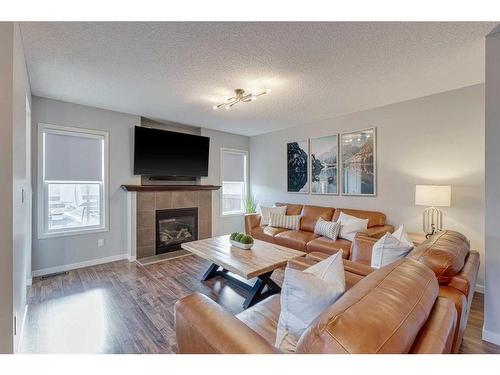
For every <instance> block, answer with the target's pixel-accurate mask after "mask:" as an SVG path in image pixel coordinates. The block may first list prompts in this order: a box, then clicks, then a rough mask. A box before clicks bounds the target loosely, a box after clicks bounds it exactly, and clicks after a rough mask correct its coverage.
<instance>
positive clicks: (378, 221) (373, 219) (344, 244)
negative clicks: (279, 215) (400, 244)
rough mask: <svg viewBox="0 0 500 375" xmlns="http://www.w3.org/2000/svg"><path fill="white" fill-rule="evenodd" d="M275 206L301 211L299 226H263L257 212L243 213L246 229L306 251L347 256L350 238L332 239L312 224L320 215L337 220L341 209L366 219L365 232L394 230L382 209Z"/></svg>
mask: <svg viewBox="0 0 500 375" xmlns="http://www.w3.org/2000/svg"><path fill="white" fill-rule="evenodd" d="M276 206H286V214H287V215H302V218H301V220H300V230H289V229H284V228H273V227H270V226H262V225H260V221H261V220H260V219H261V216H260V215H259V214H248V215H246V216H245V231H246V233H247V234H250V235H251V236H252V237H253V238H257V239H259V240H262V241H266V242H271V243H276V244H278V245H282V246H286V247H290V248H292V249H296V250H301V251H305V252H308V253H310V252H321V253H325V254H334V253H336V252H337V251H339V250H342V252H343V254H342V255H343V257H344V258H345V259H349V256H350V249H351V241H348V240H345V239H342V238H338V239H337V240H336V241H333V240H331V239H329V238H327V237H322V236H318V235H317V234H315V233H314V226H315V225H316V221H317V220H318V219H319V218H320V217H322V218H323V219H325V220H332V219H333V220H334V221H336V220H337V219H338V217H339V216H340V213H341V212H344V213H346V214H348V215H352V216H356V217H359V218H360V219H368V229H367V230H366V232H364V234H365V235H368V236H371V237H375V238H379V237H381V236H383V235H384V233H386V232H393V231H394V227H393V226H392V225H388V224H386V217H385V215H384V214H383V213H381V212H376V211H364V210H352V209H347V208H332V207H322V206H310V205H301V204H290V203H276Z"/></svg>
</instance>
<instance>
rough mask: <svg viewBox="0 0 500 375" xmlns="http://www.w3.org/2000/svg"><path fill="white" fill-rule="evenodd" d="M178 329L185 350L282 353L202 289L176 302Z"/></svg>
mask: <svg viewBox="0 0 500 375" xmlns="http://www.w3.org/2000/svg"><path fill="white" fill-rule="evenodd" d="M175 333H176V335H177V346H178V348H179V353H182V354H208V353H223V354H265V353H279V351H278V350H277V349H276V348H275V347H274V346H273V345H271V344H270V343H269V342H267V341H266V340H265V339H264V338H263V337H262V336H260V335H258V334H257V333H256V332H255V331H253V330H252V329H251V328H250V327H248V326H247V325H246V324H244V323H243V322H242V321H240V320H239V319H238V318H236V317H234V316H233V315H231V314H230V313H229V312H228V311H226V310H225V309H224V308H223V307H222V306H219V305H218V304H217V303H216V302H214V301H212V300H211V299H210V298H208V297H207V296H204V295H202V294H200V293H194V294H190V295H189V296H187V297H184V298H183V299H181V300H179V301H177V303H176V304H175Z"/></svg>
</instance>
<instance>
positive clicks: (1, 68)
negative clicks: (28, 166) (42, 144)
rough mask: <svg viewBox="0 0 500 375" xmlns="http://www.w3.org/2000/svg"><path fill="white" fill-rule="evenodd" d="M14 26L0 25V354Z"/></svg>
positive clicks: (9, 286)
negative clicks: (0, 212)
mask: <svg viewBox="0 0 500 375" xmlns="http://www.w3.org/2000/svg"><path fill="white" fill-rule="evenodd" d="M13 41H14V25H13V23H11V22H0V46H1V48H2V53H0V196H2V197H3V199H2V200H1V201H0V202H1V203H0V205H1V206H0V207H1V210H2V214H1V215H0V238H1V242H0V353H11V352H12V351H13V350H14V340H13V336H14V334H13V329H12V321H13V306H14V301H13V293H12V290H13V278H12V275H13V272H12V242H13V241H12V238H13V235H12V234H13V232H12V199H11V197H12V176H13V175H12V108H13V107H12V104H13V95H12V91H13V87H12V86H13V82H12V81H13V74H12V72H13V52H14V48H13Z"/></svg>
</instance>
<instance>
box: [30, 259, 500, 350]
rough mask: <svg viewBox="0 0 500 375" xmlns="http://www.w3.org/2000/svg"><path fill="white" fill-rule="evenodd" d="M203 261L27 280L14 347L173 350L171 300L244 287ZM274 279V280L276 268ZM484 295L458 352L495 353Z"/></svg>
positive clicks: (226, 300)
mask: <svg viewBox="0 0 500 375" xmlns="http://www.w3.org/2000/svg"><path fill="white" fill-rule="evenodd" d="M208 266H209V262H208V261H205V260H203V259H201V258H199V257H197V256H194V255H192V256H187V257H183V258H178V259H174V260H169V261H165V262H161V263H155V264H150V265H147V266H141V265H139V264H138V263H135V262H134V263H130V262H128V261H119V262H113V263H108V264H103V265H99V266H93V267H88V268H82V269H78V270H74V271H70V272H69V273H68V274H67V275H62V276H56V277H53V278H49V279H47V280H40V279H37V280H34V282H33V285H32V286H31V288H30V291H29V296H28V304H29V307H28V314H27V317H26V323H25V324H26V326H25V329H24V333H23V337H22V342H21V352H24V353H175V352H176V351H177V347H176V340H175V332H174V304H175V302H176V301H177V300H178V299H180V298H182V297H184V296H186V295H188V294H190V293H192V292H194V291H198V292H201V293H203V294H206V295H207V296H209V297H210V298H212V299H214V300H215V301H217V302H218V303H219V304H221V305H223V306H224V307H225V308H227V309H228V310H229V311H231V312H232V313H233V314H236V313H238V312H240V311H242V303H243V300H244V298H243V297H242V295H243V290H239V289H238V288H235V287H232V286H231V287H229V286H227V285H226V284H225V281H224V280H223V279H220V278H216V279H212V280H209V281H206V282H203V283H202V282H200V281H199V279H200V278H201V276H202V275H203V273H204V271H205V270H206V268H207V267H208ZM273 278H274V279H275V281H277V282H278V283H280V282H281V278H282V271H276V272H275V276H273ZM482 324H483V295H482V294H478V293H476V295H475V296H474V301H473V304H472V310H471V313H470V317H469V323H468V327H467V330H466V332H465V336H464V340H463V344H462V347H461V352H463V353H500V346H496V345H492V344H489V343H486V342H484V341H482V340H481V329H482Z"/></svg>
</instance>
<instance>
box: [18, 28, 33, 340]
mask: <svg viewBox="0 0 500 375" xmlns="http://www.w3.org/2000/svg"><path fill="white" fill-rule="evenodd" d="M26 101H28V107H29V106H31V89H30V83H29V78H28V72H27V69H26V61H25V58H24V49H23V45H22V38H21V32H20V29H19V26H18V25H17V24H16V25H15V30H14V103H13V105H14V107H13V109H14V111H13V124H14V129H13V142H14V143H13V145H14V150H13V152H14V154H13V177H14V191H13V231H14V243H13V245H14V259H13V262H14V263H13V266H14V275H13V276H14V316H15V317H16V325H17V327H16V332H17V334H16V335H15V336H14V348H15V350H17V348H18V344H19V338H20V334H21V330H22V325H23V322H24V314H25V311H26V292H27V290H26V282H27V279H28V278H30V273H31V235H30V233H31V193H32V189H31V161H30V160H29V155H30V153H29V151H30V147H31V144H30V141H29V136H30V127H31V126H30V124H29V123H27V118H26V111H27V103H26ZM28 120H29V119H28ZM27 151H28V153H27ZM23 191H24V199H23Z"/></svg>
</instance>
